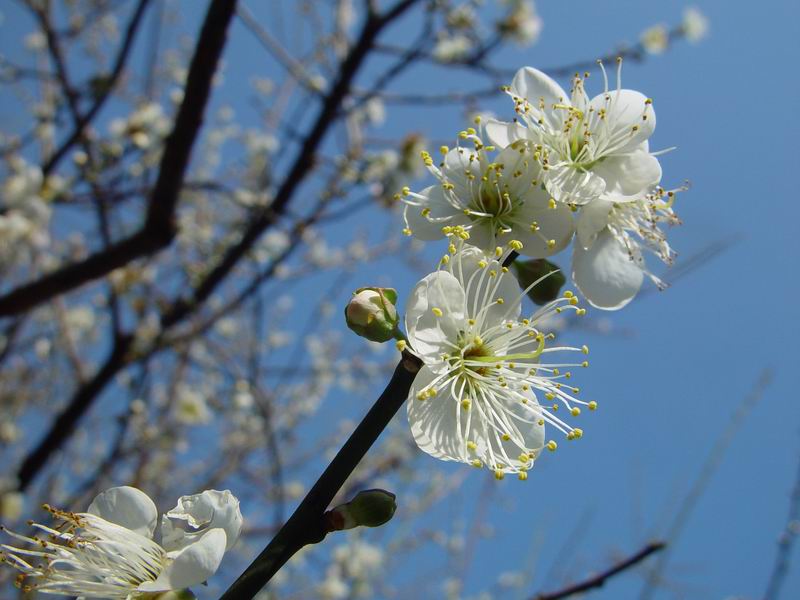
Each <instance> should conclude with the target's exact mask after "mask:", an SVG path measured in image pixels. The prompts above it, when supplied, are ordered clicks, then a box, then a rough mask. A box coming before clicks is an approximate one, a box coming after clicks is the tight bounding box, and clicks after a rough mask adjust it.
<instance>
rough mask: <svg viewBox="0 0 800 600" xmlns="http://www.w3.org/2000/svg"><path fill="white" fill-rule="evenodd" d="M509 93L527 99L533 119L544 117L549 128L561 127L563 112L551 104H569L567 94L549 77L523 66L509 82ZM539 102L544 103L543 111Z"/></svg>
mask: <svg viewBox="0 0 800 600" xmlns="http://www.w3.org/2000/svg"><path fill="white" fill-rule="evenodd" d="M511 93H512V94H514V95H515V96H519V97H520V98H525V99H527V100H528V103H529V104H530V113H529V114H530V115H531V116H532V117H533V119H534V120H538V119H539V118H544V120H545V124H546V125H548V126H549V128H550V129H559V128H560V127H561V124H562V123H563V115H564V114H565V112H564V111H560V110H558V109H556V110H553V105H554V104H566V105H569V103H570V102H569V94H567V93H566V92H565V91H564V90H563V89H562V87H561V86H560V85H558V83H556V82H555V81H554V80H553V79H552V78H551V77H549V76H548V75H545V74H544V73H542V72H541V71H539V70H538V69H534V68H533V67H523V68H522V69H520V70H519V71H517V74H516V75H515V76H514V80H513V81H512V82H511ZM540 104H544V111H542V110H540V108H539V107H540Z"/></svg>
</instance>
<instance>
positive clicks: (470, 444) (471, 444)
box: [467, 441, 478, 452]
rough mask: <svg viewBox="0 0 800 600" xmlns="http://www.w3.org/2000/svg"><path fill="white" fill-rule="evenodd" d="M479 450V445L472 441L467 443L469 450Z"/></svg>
mask: <svg viewBox="0 0 800 600" xmlns="http://www.w3.org/2000/svg"><path fill="white" fill-rule="evenodd" d="M477 449H478V444H476V443H475V442H472V441H469V442H467V450H470V451H472V452H474V451H475V450H477Z"/></svg>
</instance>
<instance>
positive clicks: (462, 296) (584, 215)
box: [396, 59, 678, 480]
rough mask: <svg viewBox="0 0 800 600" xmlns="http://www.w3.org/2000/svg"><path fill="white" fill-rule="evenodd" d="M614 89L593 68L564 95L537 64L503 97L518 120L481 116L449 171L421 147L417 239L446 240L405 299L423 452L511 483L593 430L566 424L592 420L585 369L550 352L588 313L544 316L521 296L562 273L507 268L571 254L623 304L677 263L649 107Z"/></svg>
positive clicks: (594, 294)
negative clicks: (518, 272) (597, 90)
mask: <svg viewBox="0 0 800 600" xmlns="http://www.w3.org/2000/svg"><path fill="white" fill-rule="evenodd" d="M617 62H618V67H617V82H616V88H615V89H611V88H610V87H609V82H608V76H607V73H606V70H605V68H604V66H603V64H602V62H600V63H599V65H600V70H601V73H602V76H603V82H604V89H603V92H602V93H601V94H599V95H597V96H595V97H593V98H590V97H589V96H588V95H587V93H586V91H585V82H586V79H587V78H588V77H589V74H588V73H584V74H583V75H580V74H576V75H575V76H574V78H573V79H572V89H571V92H570V93H569V94H567V93H566V92H565V91H564V90H563V89H562V88H561V86H560V85H559V84H558V83H557V82H555V81H554V80H553V79H551V78H550V77H549V76H547V75H546V74H545V73H543V72H541V71H539V70H537V69H534V68H531V67H525V68H523V69H521V70H519V71H518V72H517V74H516V76H515V77H514V80H513V82H512V84H511V85H510V86H507V87H506V88H504V89H505V91H506V92H507V93H508V95H509V96H510V97H511V99H512V100H513V103H514V111H515V113H516V117H515V118H514V119H513V121H510V122H504V121H499V120H495V119H489V120H487V121H486V122H484V121H483V120H482V119H481V118H480V117H479V118H476V120H475V123H476V126H477V129H476V128H473V127H470V128H468V129H466V130H464V131H462V132H460V133H459V135H458V143H457V144H456V147H454V148H448V147H446V146H442V147H441V148H440V152H441V154H442V158H441V161H440V162H439V163H438V164H437V163H436V162H435V161H434V159H433V157H432V156H431V155H430V154H429V153H427V152H424V151H423V152H422V159H423V162H424V164H425V166H426V167H427V168H428V170H429V171H430V172H431V174H432V175H433V176H434V177H435V178H436V180H437V181H436V183H435V184H434V185H432V186H429V187H427V188H425V189H423V190H421V191H419V192H414V191H412V190H411V189H410V188H409V187H404V188H403V189H402V191H401V192H400V193H398V194H397V195H396V198H397V199H401V200H402V201H403V202H404V204H405V211H404V217H405V224H406V228H405V230H404V233H406V234H407V235H411V236H414V237H416V238H417V239H419V240H423V241H433V240H437V239H441V238H447V239H448V241H449V248H448V250H449V251H448V253H447V254H446V255H445V256H444V257H443V258H442V259H441V262H440V266H439V269H438V270H437V271H436V272H434V273H431V274H430V275H428V276H426V277H424V278H423V279H422V280H421V281H420V282H419V283H418V284H417V285H416V286H415V287H414V289H413V290H412V292H411V295H410V298H409V300H408V304H407V308H406V315H405V328H406V334H407V338H404V339H402V340H401V341H400V347H401V348H406V347H408V348H409V349H410V350H411V351H412V352H413V353H414V354H415V355H416V356H417V357H419V358H420V359H421V361H422V363H423V366H422V368H421V370H420V372H419V374H418V375H417V377H416V378H415V380H414V383H413V385H412V388H411V392H410V394H409V397H408V402H407V408H408V418H409V423H410V426H411V431H412V433H413V436H414V439H415V441H416V442H417V445H418V446H419V447H420V448H421V449H422V450H424V451H425V452H427V453H428V454H430V455H432V456H434V457H437V458H441V459H444V460H453V461H459V462H462V463H468V464H471V465H473V466H475V467H488V468H489V469H491V470H493V471H494V473H495V476H496V477H497V478H498V479H502V478H503V477H504V476H505V474H506V473H515V474H517V475H518V477H519V478H520V479H523V480H524V479H527V473H528V470H529V469H530V468H531V467H532V465H533V463H534V461H535V460H536V459H537V458H538V456H539V455H540V453H541V452H542V451H543V450H544V449H549V450H551V451H552V450H555V449H556V447H557V442H556V441H555V440H552V439H550V440H548V439H547V437H546V435H545V427H550V428H553V429H554V430H556V431H558V432H561V433H562V434H564V435H565V436H566V438H567V439H569V440H574V439H577V438H580V437H582V435H583V430H582V429H580V428H578V427H574V426H572V425H570V424H568V423H567V422H566V421H565V420H563V419H562V418H561V417H560V416H559V414H560V413H559V412H558V411H559V409H560V408H562V409H563V410H564V412H567V413H569V415H570V416H572V417H577V416H578V415H580V414H581V411H582V409H584V408H588V409H590V410H594V409H596V408H597V403H596V402H595V401H586V400H582V399H579V396H578V395H579V391H580V390H579V388H577V387H575V386H574V385H572V384H571V381H570V379H571V377H572V372H571V371H570V370H569V369H571V368H573V367H587V366H588V364H589V363H588V361H585V360H569V359H554V360H551V359H550V356H552V354H551V353H553V352H556V353H563V352H579V353H580V352H584V353H588V348H587V347H586V346H582V347H580V348H579V347H570V346H551V345H550V342H551V340H552V339H554V337H555V335H554V334H553V333H547V332H546V327H547V321H548V319H551V318H552V317H553V316H554V315H556V314H558V313H561V312H563V311H564V310H568V309H572V310H574V311H575V313H576V314H578V315H581V314H583V313H585V312H586V311H585V309H583V308H579V307H578V297H577V296H576V295H575V294H574V293H573V292H571V291H565V292H563V294H561V295H558V297H556V298H555V299H553V300H550V301H549V302H546V303H545V304H544V305H543V306H541V308H539V309H538V310H537V311H536V312H534V313H533V314H531V315H528V316H524V317H523V315H522V299H523V298H525V296H526V294H527V293H528V292H530V291H531V290H532V288H534V287H535V286H537V285H539V284H541V283H542V282H543V281H544V280H545V279H547V277H549V276H550V275H551V274H552V273H550V274H544V275H543V276H542V277H540V278H539V279H538V280H536V281H533V282H532V283H531V285H530V286H528V288H527V289H524V290H520V288H521V287H525V286H521V285H520V284H519V282H518V281H517V279H516V278H515V277H514V275H513V274H512V272H511V271H510V270H509V265H510V264H511V263H512V262H513V261H514V260H515V258H516V256H517V255H524V256H529V257H531V258H535V259H543V258H546V257H550V256H552V255H553V254H556V253H558V252H560V251H562V250H564V249H566V248H567V247H568V246H570V244H572V278H573V280H574V282H575V284H576V286H577V287H578V289H579V290H580V292H581V293H582V295H583V296H584V297H585V298H586V299H587V301H588V302H589V303H590V304H591V305H593V306H595V307H597V308H601V309H606V310H616V309H620V308H622V307H623V306H625V305H626V304H627V303H628V302H630V301H631V300H632V299H633V298H634V296H635V295H636V293H637V292H638V290H639V288H640V287H641V285H642V282H643V280H644V278H645V276H647V277H649V278H650V279H651V280H652V281H653V282H655V284H656V285H657V286H658V287H659V288H662V287H664V284H663V283H662V282H661V280H660V279H658V278H657V277H656V276H655V275H654V274H652V273H651V272H650V271H649V270H648V268H647V266H646V265H645V261H644V256H643V251H645V250H649V251H650V252H651V253H653V254H655V255H656V256H657V257H658V258H660V259H661V260H662V261H663V262H665V263H667V264H669V263H671V261H672V260H673V255H674V253H673V251H672V249H671V248H670V246H669V244H668V242H667V240H666V236H665V234H664V232H663V231H662V230H661V228H660V225H661V224H664V223H666V224H675V223H678V219H677V217H676V216H675V214H674V212H673V210H672V205H673V202H674V199H675V194H676V190H665V189H664V188H662V187H661V185H660V183H661V177H662V171H661V165H660V163H659V160H658V155H659V153H658V152H651V151H650V146H649V138H650V136H651V135H652V133H653V131H654V130H655V126H656V115H655V110H654V109H653V101H652V99H650V98H648V97H646V96H645V95H643V94H641V93H640V92H637V91H634V90H628V89H623V88H622V85H621V68H622V60H621V59H618V61H617Z"/></svg>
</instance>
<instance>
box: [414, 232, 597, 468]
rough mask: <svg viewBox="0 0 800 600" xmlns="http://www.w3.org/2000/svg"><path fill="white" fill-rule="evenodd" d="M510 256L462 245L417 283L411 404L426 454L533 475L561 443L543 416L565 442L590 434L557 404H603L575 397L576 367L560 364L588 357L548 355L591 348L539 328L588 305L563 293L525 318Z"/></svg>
mask: <svg viewBox="0 0 800 600" xmlns="http://www.w3.org/2000/svg"><path fill="white" fill-rule="evenodd" d="M455 233H456V235H458V236H462V235H466V233H465V232H459V231H456V232H455ZM519 246H520V244H519V242H518V241H512V242H511V244H510V247H511V248H513V249H515V250H517V249H518V248H519ZM508 254H509V252H503V251H502V249H501V248H498V249H497V250H496V252H495V254H494V256H493V257H488V256H487V255H485V254H484V253H483V252H482V251H480V250H479V249H477V248H475V247H471V246H462V248H461V249H459V250H457V251H456V252H455V254H453V255H452V256H449V255H448V256H445V257H444V258H443V259H442V265H443V266H442V268H440V269H439V270H438V271H436V272H435V273H431V274H430V275H428V276H426V277H424V278H423V279H422V280H421V281H420V282H419V283H418V284H417V285H416V286H415V287H414V289H413V291H412V292H411V295H410V297H409V300H408V306H407V309H406V330H407V334H408V345H409V346H410V348H411V350H412V351H413V352H414V353H415V354H416V355H417V356H419V357H420V359H421V360H422V361H423V366H422V368H421V369H420V371H419V373H418V374H417V376H416V378H415V380H414V383H413V385H412V388H411V391H410V393H409V399H408V402H407V409H408V420H409V424H410V426H411V431H412V434H413V436H414V439H415V441H416V442H417V445H418V446H419V447H420V448H421V449H422V450H424V451H425V452H427V453H428V454H430V455H432V456H434V457H436V458H440V459H442V460H451V461H458V462H462V463H468V464H472V465H473V466H475V467H484V466H485V467H488V468H489V469H491V470H493V471H494V472H495V476H496V477H497V478H498V479H501V478H502V477H503V476H504V474H505V473H517V474H518V476H519V478H520V479H527V471H528V470H529V469H530V468H531V467H532V465H533V462H534V460H535V459H536V458H537V457H538V456H539V454H540V452H541V451H542V449H543V448H545V447H547V448H548V449H550V450H555V448H556V442H555V441H552V440H551V441H549V442H545V427H544V426H545V423H548V424H550V425H552V426H553V427H555V428H556V429H558V430H560V431H561V432H562V433H564V434H566V435H567V438H568V439H575V438H579V437H581V436H582V435H583V431H582V430H581V429H579V428H573V427H572V426H570V425H568V424H567V423H565V422H564V421H563V420H561V419H560V418H559V417H558V416H556V415H557V411H558V406H559V405H562V406H563V407H564V408H566V410H567V411H568V412H570V413H571V414H572V415H573V416H577V415H578V414H580V412H581V409H580V408H579V407H580V406H588V407H589V408H590V409H592V410H593V409H595V408H596V407H597V404H596V403H595V402H585V401H583V400H578V399H577V398H576V397H575V396H576V394H578V392H579V390H578V388H576V387H574V386H572V385H570V383H569V380H570V378H571V372H569V371H563V372H562V370H561V369H564V368H569V367H573V366H574V367H585V366H588V362H587V361H583V362H579V363H568V364H564V363H552V362H545V361H544V360H543V359H544V358H545V357H546V356H548V355H550V353H552V352H559V351H577V352H581V351H583V352H584V353H588V348H587V347H585V346H584V347H583V348H572V347H552V348H550V347H547V341H548V340H549V339H552V338H553V337H554V336H553V334H545V333H543V332H542V331H540V330H539V323H540V321H541V320H542V319H545V318H547V317H548V316H549V315H550V314H552V313H554V312H561V311H563V310H564V309H567V308H570V309H574V310H576V311H577V312H578V314H583V313H584V312H585V310H584V309H580V308H578V307H577V302H578V301H577V297H575V296H574V295H573V294H572V293H571V292H565V293H564V295H563V296H562V297H560V298H558V299H556V300H554V301H552V302H550V303H549V304H547V305H545V306H543V307H542V308H541V309H539V310H538V311H537V312H536V313H535V314H533V315H531V316H530V317H528V318H520V313H521V299H522V297H523V296H524V293H525V292H522V293H521V292H520V289H519V286H518V284H517V281H516V279H515V278H514V277H513V276H512V275H511V274H510V273H509V272H508V268H506V267H504V266H503V261H504V259H505V258H507V257H508ZM536 283H538V282H535V283H534V284H533V285H536ZM545 402H547V403H548V405H547V406H545V405H544V403H545Z"/></svg>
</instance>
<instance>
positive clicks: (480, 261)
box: [478, 260, 488, 269]
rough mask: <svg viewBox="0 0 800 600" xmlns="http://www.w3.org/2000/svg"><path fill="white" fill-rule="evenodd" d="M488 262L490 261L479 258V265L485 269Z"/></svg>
mask: <svg viewBox="0 0 800 600" xmlns="http://www.w3.org/2000/svg"><path fill="white" fill-rule="evenodd" d="M487 264H488V263H487V262H486V261H485V260H479V261H478V266H479V267H480V268H481V269H485V268H486V265H487Z"/></svg>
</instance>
